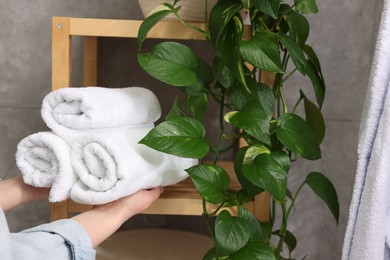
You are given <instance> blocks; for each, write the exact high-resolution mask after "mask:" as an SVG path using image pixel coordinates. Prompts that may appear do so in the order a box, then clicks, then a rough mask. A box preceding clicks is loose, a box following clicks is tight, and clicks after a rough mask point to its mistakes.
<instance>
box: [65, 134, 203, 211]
mask: <svg viewBox="0 0 390 260" xmlns="http://www.w3.org/2000/svg"><path fill="white" fill-rule="evenodd" d="M151 129H152V127H145V128H128V129H123V128H122V129H116V130H112V131H106V132H96V133H92V134H90V135H88V136H85V137H84V138H80V139H78V140H77V141H75V143H73V145H72V147H71V159H72V165H73V167H74V170H75V172H76V174H77V175H78V176H79V180H78V181H77V182H76V183H75V185H74V186H73V188H72V190H71V193H70V198H71V199H72V200H74V201H76V202H79V203H84V204H94V205H96V204H103V203H107V202H110V201H113V200H116V199H118V198H121V197H123V196H127V195H130V194H132V193H134V192H136V191H138V190H140V189H148V188H152V187H157V186H166V185H171V184H174V183H177V182H180V181H182V180H183V179H185V178H187V176H188V175H187V173H186V172H185V169H187V168H189V167H191V166H193V165H195V164H196V163H197V161H196V160H194V159H186V158H179V157H176V156H173V155H168V154H165V153H161V152H158V151H155V150H153V149H151V148H149V147H147V146H145V145H143V144H138V142H139V140H141V139H142V138H143V137H144V136H145V135H146V134H147V133H148V132H149V131H150V130H151Z"/></svg>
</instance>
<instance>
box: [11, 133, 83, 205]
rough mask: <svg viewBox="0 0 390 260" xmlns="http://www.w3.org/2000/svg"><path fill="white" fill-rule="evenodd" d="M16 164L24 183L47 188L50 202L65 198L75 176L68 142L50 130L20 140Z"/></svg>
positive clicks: (74, 180)
mask: <svg viewBox="0 0 390 260" xmlns="http://www.w3.org/2000/svg"><path fill="white" fill-rule="evenodd" d="M16 165H17V166H18V168H19V170H20V172H21V174H22V176H23V180H24V182H25V183H27V184H29V185H32V186H35V187H46V188H50V187H51V189H50V194H49V201H51V202H58V201H63V200H65V199H67V198H68V197H69V193H70V190H71V187H72V186H73V184H74V183H75V182H76V179H77V178H76V175H75V174H74V171H73V169H72V167H71V163H70V147H69V145H68V144H67V143H66V142H65V141H64V140H63V139H62V138H60V137H58V136H57V135H55V134H54V133H52V132H39V133H35V134H32V135H30V136H27V137H26V138H24V139H23V140H21V141H20V142H19V144H18V146H17V151H16Z"/></svg>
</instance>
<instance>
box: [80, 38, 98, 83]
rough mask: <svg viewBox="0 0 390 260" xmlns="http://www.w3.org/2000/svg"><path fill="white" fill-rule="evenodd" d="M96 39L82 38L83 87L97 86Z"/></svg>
mask: <svg viewBox="0 0 390 260" xmlns="http://www.w3.org/2000/svg"><path fill="white" fill-rule="evenodd" d="M97 56H98V38H97V37H94V36H89V37H84V48H83V85H84V86H97V66H98V61H97Z"/></svg>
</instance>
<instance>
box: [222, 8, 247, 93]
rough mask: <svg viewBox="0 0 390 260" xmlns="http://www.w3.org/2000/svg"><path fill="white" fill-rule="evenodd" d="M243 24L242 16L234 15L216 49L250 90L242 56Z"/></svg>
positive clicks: (236, 77)
mask: <svg viewBox="0 0 390 260" xmlns="http://www.w3.org/2000/svg"><path fill="white" fill-rule="evenodd" d="M243 26H244V25H243V22H242V19H241V16H239V15H236V16H234V17H233V19H232V20H231V22H230V23H229V24H228V26H226V28H225V30H224V31H223V33H222V35H221V40H220V41H219V42H218V44H217V45H216V51H217V52H218V53H219V56H220V57H221V59H222V60H223V61H224V62H225V63H226V65H227V66H228V67H229V69H230V71H231V72H232V74H233V76H234V77H235V79H237V80H238V81H239V82H240V83H241V84H242V85H243V86H244V87H245V88H246V89H247V90H248V86H247V83H246V80H245V73H244V67H243V63H242V60H241V56H240V42H241V39H242V35H243V32H244V29H243ZM248 91H249V90H248Z"/></svg>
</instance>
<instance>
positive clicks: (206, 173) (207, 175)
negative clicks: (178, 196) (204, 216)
mask: <svg viewBox="0 0 390 260" xmlns="http://www.w3.org/2000/svg"><path fill="white" fill-rule="evenodd" d="M187 172H188V174H189V175H190V177H191V179H192V181H193V183H194V185H195V187H196V189H197V190H198V192H199V194H200V195H201V196H202V198H203V199H204V200H206V201H207V202H210V203H214V204H220V203H222V202H223V201H224V197H225V192H226V190H227V188H228V187H229V183H230V178H229V175H228V174H227V173H226V171H225V170H224V169H222V168H220V167H218V166H216V165H208V164H200V165H195V166H193V167H191V168H189V169H187Z"/></svg>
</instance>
